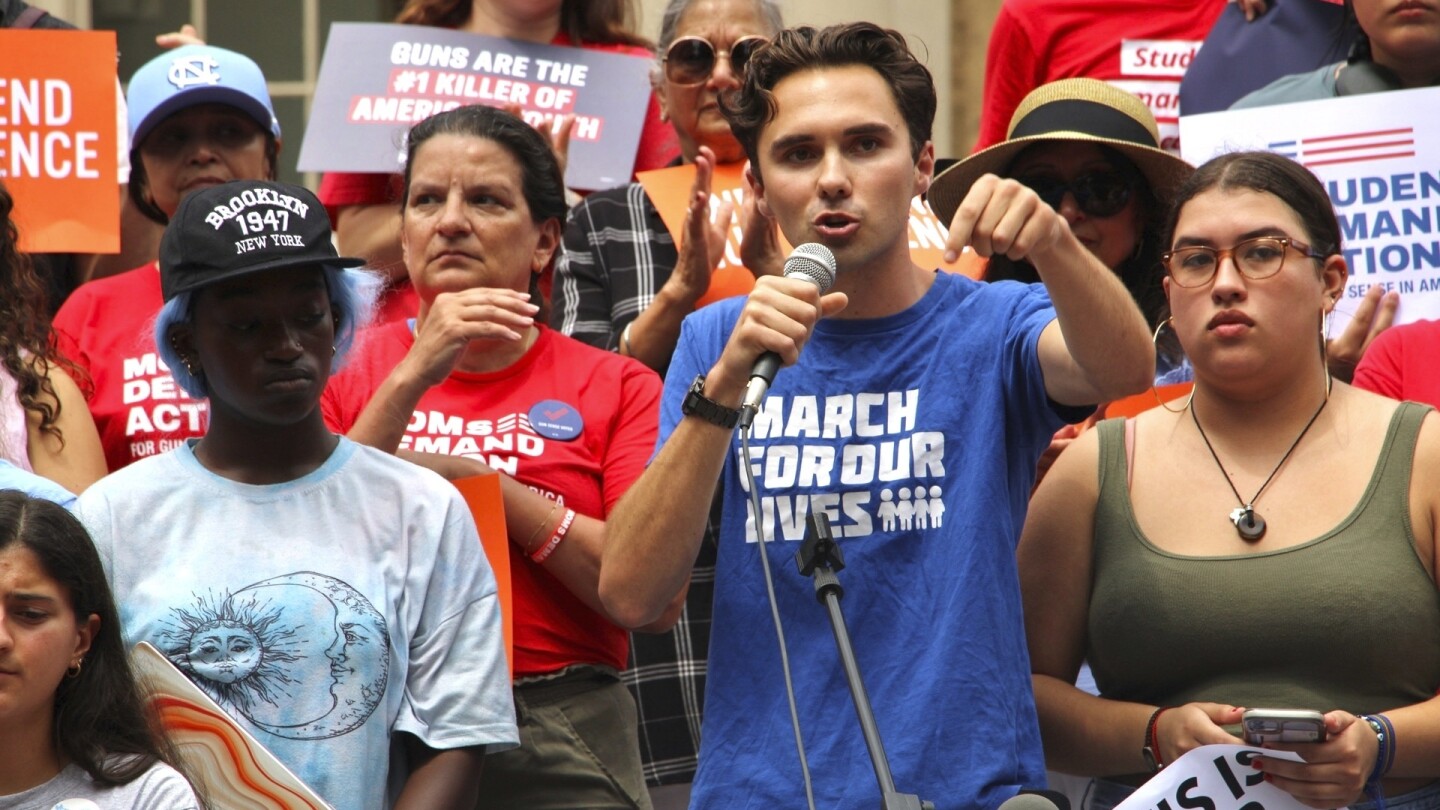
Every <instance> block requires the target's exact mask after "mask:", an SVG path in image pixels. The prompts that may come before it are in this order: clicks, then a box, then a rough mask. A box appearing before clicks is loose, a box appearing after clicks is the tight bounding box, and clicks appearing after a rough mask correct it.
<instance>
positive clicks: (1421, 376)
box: [1355, 321, 1440, 408]
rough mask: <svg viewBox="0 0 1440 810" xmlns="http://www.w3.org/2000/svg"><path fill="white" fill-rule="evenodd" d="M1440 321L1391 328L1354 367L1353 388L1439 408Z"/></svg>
mask: <svg viewBox="0 0 1440 810" xmlns="http://www.w3.org/2000/svg"><path fill="white" fill-rule="evenodd" d="M1437 359H1440V321H1415V322H1414V323H1407V324H1403V325H1401V326H1392V327H1390V328H1389V329H1386V330H1385V331H1384V332H1381V333H1380V334H1379V335H1376V337H1375V340H1374V341H1373V342H1372V343H1371V344H1370V345H1369V347H1367V348H1366V349H1365V356H1364V357H1362V358H1360V365H1358V366H1356V367H1355V387H1356V388H1363V389H1365V390H1366V391H1374V392H1375V393H1377V394H1382V395H1384V396H1387V397H1390V398H1391V399H1408V400H1411V401H1412V402H1423V403H1425V404H1426V405H1433V406H1435V407H1437V408H1440V362H1437Z"/></svg>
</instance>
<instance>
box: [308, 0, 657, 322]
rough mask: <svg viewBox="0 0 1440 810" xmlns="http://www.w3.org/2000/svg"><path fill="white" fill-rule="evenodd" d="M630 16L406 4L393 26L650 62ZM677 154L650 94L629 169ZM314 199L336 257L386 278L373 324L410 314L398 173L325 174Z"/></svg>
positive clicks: (582, 5)
mask: <svg viewBox="0 0 1440 810" xmlns="http://www.w3.org/2000/svg"><path fill="white" fill-rule="evenodd" d="M633 19H634V13H633V3H632V2H631V0H408V2H406V3H405V7H404V8H402V9H401V10H400V13H399V14H398V15H396V17H395V22H397V23H401V24H404V25H430V26H435V27H438V28H450V29H454V30H456V31H463V32H466V33H471V34H483V35H485V36H491V37H503V38H505V39H516V40H522V41H525V42H540V43H546V44H550V45H563V46H568V47H575V48H584V49H586V50H593V51H602V52H605V53H616V54H623V55H626V56H643V57H647V58H648V57H650V56H651V50H650V43H649V42H647V41H646V40H645V39H644V38H643V37H641V36H639V35H637V34H635V33H634V32H633V31H631V29H630V21H631V20H633ZM635 89H636V90H637V91H638V90H640V88H635ZM553 137H555V138H556V139H557V141H556V144H557V146H556V148H557V149H559V150H560V151H561V152H562V153H563V151H564V149H565V147H564V146H563V145H562V144H561V143H560V142H561V141H564V142H566V143H568V139H569V135H568V133H565V134H563V135H561V134H558V133H557V134H556V135H555V136H553ZM677 151H678V149H677V147H676V144H675V134H674V132H673V131H671V129H670V127H668V126H666V124H665V122H664V121H663V120H662V119H661V116H660V108H659V106H658V105H657V103H656V100H655V98H654V97H653V96H652V97H651V99H650V105H649V107H648V108H647V109H646V112H645V123H644V126H643V127H642V128H641V130H640V143H639V146H638V147H637V149H636V153H635V169H634V170H635V171H637V172H642V171H646V170H647V169H658V168H660V167H662V166H664V165H666V164H667V163H669V162H670V161H671V160H673V159H674V157H675V155H676V153H677ZM562 168H563V166H562ZM317 194H318V196H319V197H320V201H321V202H323V203H324V204H325V210H326V211H328V212H329V214H330V219H331V221H333V222H334V223H335V241H336V244H337V245H338V247H339V249H340V250H341V252H343V253H346V254H348V255H351V256H360V257H363V258H364V259H365V260H366V261H367V263H368V264H369V266H371V267H375V268H380V269H382V270H383V271H385V273H386V275H387V277H388V281H389V284H388V286H387V288H386V291H385V294H384V295H383V297H382V298H381V311H380V313H379V314H378V316H377V320H378V321H380V322H388V321H391V320H395V319H397V318H401V319H403V318H410V317H414V315H415V311H416V308H417V306H418V299H417V297H416V294H415V291H414V290H413V289H412V288H411V286H410V283H409V278H408V277H407V275H406V271H405V262H404V259H403V258H402V257H401V255H400V219H399V217H398V216H397V213H396V212H397V211H398V210H399V207H400V206H399V203H400V199H401V197H402V196H403V194H402V188H401V178H400V175H398V174H373V173H351V172H330V173H327V174H326V175H325V176H324V177H323V178H321V181H320V190H319V191H318V192H317ZM547 281H548V279H547ZM547 289H548V288H547Z"/></svg>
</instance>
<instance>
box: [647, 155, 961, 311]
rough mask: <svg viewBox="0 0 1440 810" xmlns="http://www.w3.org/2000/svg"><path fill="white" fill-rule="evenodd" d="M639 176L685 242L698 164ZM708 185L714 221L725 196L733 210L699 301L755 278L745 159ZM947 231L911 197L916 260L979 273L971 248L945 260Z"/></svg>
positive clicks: (744, 287)
mask: <svg viewBox="0 0 1440 810" xmlns="http://www.w3.org/2000/svg"><path fill="white" fill-rule="evenodd" d="M637 177H638V179H639V180H640V183H641V185H643V186H644V187H645V193H646V194H647V195H648V196H649V197H650V202H652V203H654V205H655V208H656V210H658V211H659V212H660V218H661V219H663V220H664V221H665V228H666V230H668V231H670V235H671V236H673V237H675V244H677V245H680V244H683V243H684V241H685V240H684V237H683V235H682V234H681V232H680V229H681V228H682V227H683V226H684V224H685V212H686V210H688V208H689V206H690V189H691V187H692V186H694V184H695V166H694V165H688V164H687V165H685V166H674V167H671V168H668V169H656V170H654V171H648V172H641V173H640V174H639V175H637ZM710 191H711V194H710V217H711V221H712V222H713V221H714V219H715V217H716V216H717V215H718V208H719V204H720V202H721V201H722V200H728V201H729V202H731V203H733V205H734V215H733V217H732V219H731V221H730V227H729V229H728V235H729V238H728V239H727V240H726V244H725V253H724V255H723V256H722V257H721V259H720V265H719V267H718V268H717V269H716V270H715V272H714V274H713V275H712V276H711V277H710V290H709V291H708V292H707V293H706V294H705V295H704V296H703V297H702V298H701V299H700V301H699V303H698V304H697V305H696V306H703V305H704V304H708V303H710V302H712V301H718V300H720V299H721V298H728V297H730V296H732V295H744V294H746V293H748V292H750V288H751V287H753V286H754V284H755V279H754V277H753V276H752V275H751V274H750V271H749V270H747V269H745V267H743V266H742V265H741V264H740V237H741V234H742V232H743V229H742V227H741V220H740V207H741V204H742V203H743V202H744V200H745V196H746V195H747V194H749V193H750V187H749V185H748V184H747V183H746V182H745V164H744V163H725V164H721V165H718V166H716V167H715V173H714V175H713V176H712V178H711V181H710ZM948 231H949V228H948V227H946V226H945V225H943V224H941V222H940V220H939V219H938V218H936V216H935V214H934V212H932V211H931V210H930V206H928V205H926V204H925V201H924V200H922V199H920V198H919V197H916V198H915V199H913V200H911V201H910V257H911V258H912V259H913V260H914V261H915V263H916V264H918V265H920V266H921V267H939V268H940V269H942V270H946V271H948V272H952V273H957V272H958V273H961V274H963V275H968V276H971V277H972V278H976V277H978V276H979V274H980V273H981V272H983V270H984V268H985V265H984V262H983V261H976V260H975V259H976V258H977V257H976V256H975V254H974V253H973V252H972V251H970V250H969V249H968V248H967V249H966V253H965V254H964V255H962V256H961V257H960V260H959V261H957V262H954V263H953V264H946V263H945V261H944V254H945V236H946V234H947V233H948ZM791 247H792V246H791V245H790V243H789V242H787V241H786V240H785V237H784V235H783V234H782V235H781V236H780V248H781V252H782V253H783V254H784V255H789V253H790V250H791Z"/></svg>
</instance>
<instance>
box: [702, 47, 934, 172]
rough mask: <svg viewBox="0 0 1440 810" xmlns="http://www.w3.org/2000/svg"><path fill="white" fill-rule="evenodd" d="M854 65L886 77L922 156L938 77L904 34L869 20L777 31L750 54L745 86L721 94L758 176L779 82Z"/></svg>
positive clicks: (914, 147) (914, 149)
mask: <svg viewBox="0 0 1440 810" xmlns="http://www.w3.org/2000/svg"><path fill="white" fill-rule="evenodd" d="M850 65H864V66H866V67H870V68H873V69H874V70H875V71H876V72H877V73H879V74H880V76H881V77H882V78H884V79H885V83H886V84H887V85H889V87H890V93H891V95H892V96H893V97H894V99H895V106H896V107H897V108H898V109H899V110H900V117H901V118H903V119H904V120H905V127H906V128H907V129H908V130H909V131H910V132H909V135H910V155H911V157H913V158H915V159H919V157H920V151H921V150H922V149H924V147H925V144H926V143H928V142H929V141H930V133H931V130H932V128H933V127H934V124H935V106H936V98H935V80H934V77H932V76H931V75H930V70H929V68H927V67H925V64H924V63H923V62H921V61H920V60H919V59H917V58H916V57H915V54H914V53H912V52H911V51H910V46H909V45H908V44H906V42H905V36H904V35H903V34H901V33H900V32H898V31H893V30H891V29H888V28H881V27H880V26H878V25H875V24H874V23H868V22H854V23H843V24H840V25H832V26H830V27H829V28H821V29H818V30H817V29H815V28H812V27H810V26H801V27H799V28H787V29H785V30H783V31H781V32H780V33H778V34H776V35H775V37H774V38H773V39H771V40H770V44H769V45H768V46H766V47H764V48H761V49H760V50H759V51H758V52H757V53H756V54H755V56H753V57H751V59H750V64H749V65H748V66H747V67H746V68H745V83H744V84H742V85H741V86H740V89H739V90H737V91H735V92H734V93H729V94H726V95H724V96H721V98H720V111H721V113H723V114H724V116H725V120H727V121H729V122H730V129H731V130H732V131H734V133H735V139H736V140H737V141H739V142H740V145H741V146H743V147H744V148H745V155H746V156H747V157H749V158H750V169H751V171H752V172H753V173H754V174H755V177H756V178H757V179H762V178H761V173H760V154H759V152H760V132H761V130H763V129H764V128H765V126H766V125H767V124H769V123H770V122H771V121H773V120H774V119H775V115H776V113H777V112H778V110H777V108H776V106H775V95H774V92H773V91H774V89H775V86H776V85H777V84H779V83H780V81H781V80H782V79H784V78H786V77H787V76H790V75H791V74H794V73H799V72H800V71H804V70H814V69H818V68H835V67H848V66H850Z"/></svg>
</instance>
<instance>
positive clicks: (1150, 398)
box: [1105, 382, 1195, 419]
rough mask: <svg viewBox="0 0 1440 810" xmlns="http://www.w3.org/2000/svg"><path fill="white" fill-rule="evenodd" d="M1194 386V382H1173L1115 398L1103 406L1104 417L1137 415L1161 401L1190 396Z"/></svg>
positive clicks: (1166, 401) (1168, 401)
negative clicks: (1121, 397)
mask: <svg viewBox="0 0 1440 810" xmlns="http://www.w3.org/2000/svg"><path fill="white" fill-rule="evenodd" d="M1194 387H1195V384H1194V383H1188V382H1187V383H1174V384H1172V385H1162V386H1160V387H1159V388H1152V389H1150V390H1149V391H1146V392H1144V393H1140V394H1134V395H1132V396H1128V397H1126V398H1124V399H1117V400H1115V401H1114V402H1111V403H1110V404H1108V405H1106V406H1105V418H1106V419H1114V418H1115V417H1117V416H1125V417H1134V416H1139V415H1140V414H1142V413H1144V412H1145V411H1148V410H1150V409H1151V408H1154V407H1156V406H1157V405H1159V404H1160V403H1162V402H1164V403H1167V404H1168V403H1170V402H1174V401H1175V400H1177V399H1180V398H1181V397H1187V396H1190V391H1191V390H1192V389H1194Z"/></svg>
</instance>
